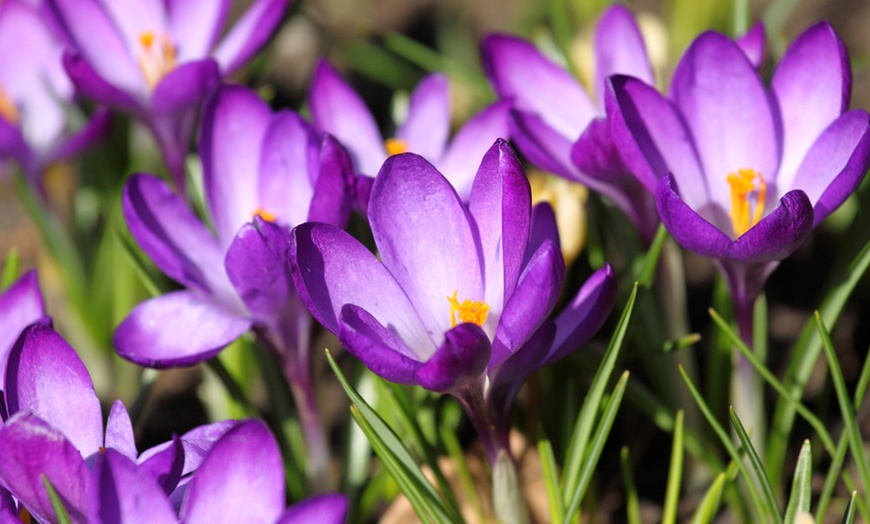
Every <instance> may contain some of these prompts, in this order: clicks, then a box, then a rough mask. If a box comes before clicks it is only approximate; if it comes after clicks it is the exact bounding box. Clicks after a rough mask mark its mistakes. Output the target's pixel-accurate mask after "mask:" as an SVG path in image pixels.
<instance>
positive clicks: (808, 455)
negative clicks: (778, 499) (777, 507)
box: [783, 440, 813, 524]
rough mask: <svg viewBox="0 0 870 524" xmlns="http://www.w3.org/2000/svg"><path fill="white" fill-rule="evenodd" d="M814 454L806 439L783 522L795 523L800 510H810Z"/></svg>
mask: <svg viewBox="0 0 870 524" xmlns="http://www.w3.org/2000/svg"><path fill="white" fill-rule="evenodd" d="M812 475H813V454H812V450H811V448H810V441H809V440H804V443H803V445H802V446H801V451H800V454H799V455H798V461H797V466H795V470H794V480H792V483H791V495H789V498H788V505H787V506H786V508H785V519H783V524H794V523H795V520H796V519H797V516H798V512H800V511H806V512H809V511H810V502H811V501H812V498H813V485H812Z"/></svg>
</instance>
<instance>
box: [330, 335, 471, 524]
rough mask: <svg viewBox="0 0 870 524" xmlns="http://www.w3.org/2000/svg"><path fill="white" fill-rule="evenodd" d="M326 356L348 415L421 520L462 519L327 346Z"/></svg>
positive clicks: (458, 520) (459, 520)
mask: <svg viewBox="0 0 870 524" xmlns="http://www.w3.org/2000/svg"><path fill="white" fill-rule="evenodd" d="M326 358H327V360H328V361H329V366H330V367H331V368H332V371H333V373H335V376H336V377H337V378H338V381H339V383H340V384H341V387H342V388H343V389H344V391H345V393H346V394H347V396H348V397H349V398H350V401H351V402H352V403H353V405H352V406H351V408H350V412H351V415H352V416H353V418H354V420H356V422H357V424H359V427H360V428H361V429H362V431H363V433H365V435H366V438H367V439H368V440H369V442H370V443H371V445H372V449H373V450H374V452H375V454H376V455H377V456H378V458H379V459H380V460H381V463H382V464H383V466H384V468H386V469H387V471H388V472H389V473H390V476H392V477H393V479H394V480H395V481H396V482H397V483H398V484H399V488H400V489H401V490H402V493H404V494H405V496H406V497H408V501H409V502H410V503H411V505H412V506H413V507H414V511H416V512H417V515H418V516H419V517H420V518H421V519H422V520H423V521H424V522H435V523H441V522H462V517H461V516H460V515H459V514H457V513H455V512H454V511H452V510H451V509H450V508H448V507H447V506H445V505H444V502H443V500H442V499H441V497H440V496H439V495H438V492H437V491H435V488H433V487H432V484H430V483H429V481H428V480H427V479H426V477H425V476H423V473H422V472H421V471H420V468H419V467H418V466H417V464H416V463H415V462H414V460H413V458H412V457H411V454H410V453H408V450H407V449H406V448H405V446H404V445H402V442H401V440H399V437H397V436H396V434H395V433H394V432H393V430H392V429H391V428H390V427H389V426H388V425H387V424H386V423H385V422H384V420H383V419H382V418H381V417H380V415H378V414H377V412H376V411H375V410H374V409H372V408H371V406H369V405H368V404H367V403H366V401H365V400H363V398H362V397H361V396H360V395H359V393H357V391H356V390H355V389H354V388H353V386H352V385H351V384H350V382H348V380H347V378H346V377H345V376H344V373H342V372H341V368H339V367H338V364H336V362H335V360H334V359H333V358H332V355H331V354H330V353H329V350H326Z"/></svg>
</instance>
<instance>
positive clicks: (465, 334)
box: [414, 323, 492, 393]
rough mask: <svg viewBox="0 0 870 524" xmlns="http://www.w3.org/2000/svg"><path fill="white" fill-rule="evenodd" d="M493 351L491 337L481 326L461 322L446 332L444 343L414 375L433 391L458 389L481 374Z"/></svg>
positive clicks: (421, 383)
mask: <svg viewBox="0 0 870 524" xmlns="http://www.w3.org/2000/svg"><path fill="white" fill-rule="evenodd" d="M491 351H492V346H491V344H490V341H489V338H488V337H487V336H486V333H484V332H483V330H482V329H480V326H477V325H476V324H468V323H466V324H459V325H458V326H456V327H455V328H453V329H451V330H450V331H448V332H447V333H445V334H444V343H443V344H441V347H439V348H438V351H436V352H435V354H434V355H432V358H430V359H429V360H428V361H427V362H426V363H425V364H423V365H422V366H420V368H419V369H418V370H417V372H416V373H415V374H414V375H415V378H416V379H417V381H418V383H419V384H420V385H421V386H423V387H424V388H426V389H428V390H430V391H435V392H436V393H447V392H450V391H455V390H457V389H459V388H461V387H463V386H465V385H467V384H469V383H470V382H473V381H475V380H478V379H479V378H480V375H482V374H483V371H484V370H485V369H486V364H487V363H488V362H489V357H490V352H491Z"/></svg>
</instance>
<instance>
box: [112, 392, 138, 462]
mask: <svg viewBox="0 0 870 524" xmlns="http://www.w3.org/2000/svg"><path fill="white" fill-rule="evenodd" d="M104 442H105V445H104V446H103V447H105V448H106V449H114V450H116V451H117V452H119V453H121V454H122V455H124V456H125V457H127V458H129V459H130V460H136V457H137V455H138V454H139V453H138V452H137V451H136V439H135V437H134V436H133V423H132V422H131V421H130V414H129V413H127V408H125V407H124V403H123V402H121V401H120V400H116V401H115V403H114V404H112V410H111V411H110V412H109V418H108V420H106V439H105V441H104Z"/></svg>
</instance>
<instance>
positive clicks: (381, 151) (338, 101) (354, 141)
mask: <svg viewBox="0 0 870 524" xmlns="http://www.w3.org/2000/svg"><path fill="white" fill-rule="evenodd" d="M309 105H310V107H311V116H312V118H313V120H314V126H315V127H317V129H318V130H320V131H322V132H325V133H329V134H331V135H333V136H334V137H335V138H337V139H338V141H339V142H341V143H342V144H343V145H344V147H346V148H347V150H348V153H350V155H351V157H352V158H353V161H354V165H355V166H356V169H357V171H358V172H359V173H361V174H364V175H369V176H374V175H376V174H377V173H378V170H380V168H381V164H382V163H383V161H384V159H385V158H386V157H387V151H386V149H385V148H384V143H383V141H382V140H383V139H382V137H381V132H380V131H379V130H378V125H377V124H376V123H375V119H374V117H373V116H372V114H371V112H370V111H369V109H368V108H367V107H366V105H365V103H364V102H363V101H362V99H361V98H360V97H359V95H358V94H356V92H355V91H354V90H353V89H352V88H351V87H350V86H349V85H347V83H346V82H345V81H344V80H343V79H342V78H341V76H340V75H339V74H338V72H337V71H336V70H335V69H333V67H332V66H331V65H329V63H328V62H327V61H325V60H320V61H319V62H317V65H316V66H315V68H314V75H313V76H312V77H311V91H310V97H309Z"/></svg>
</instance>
